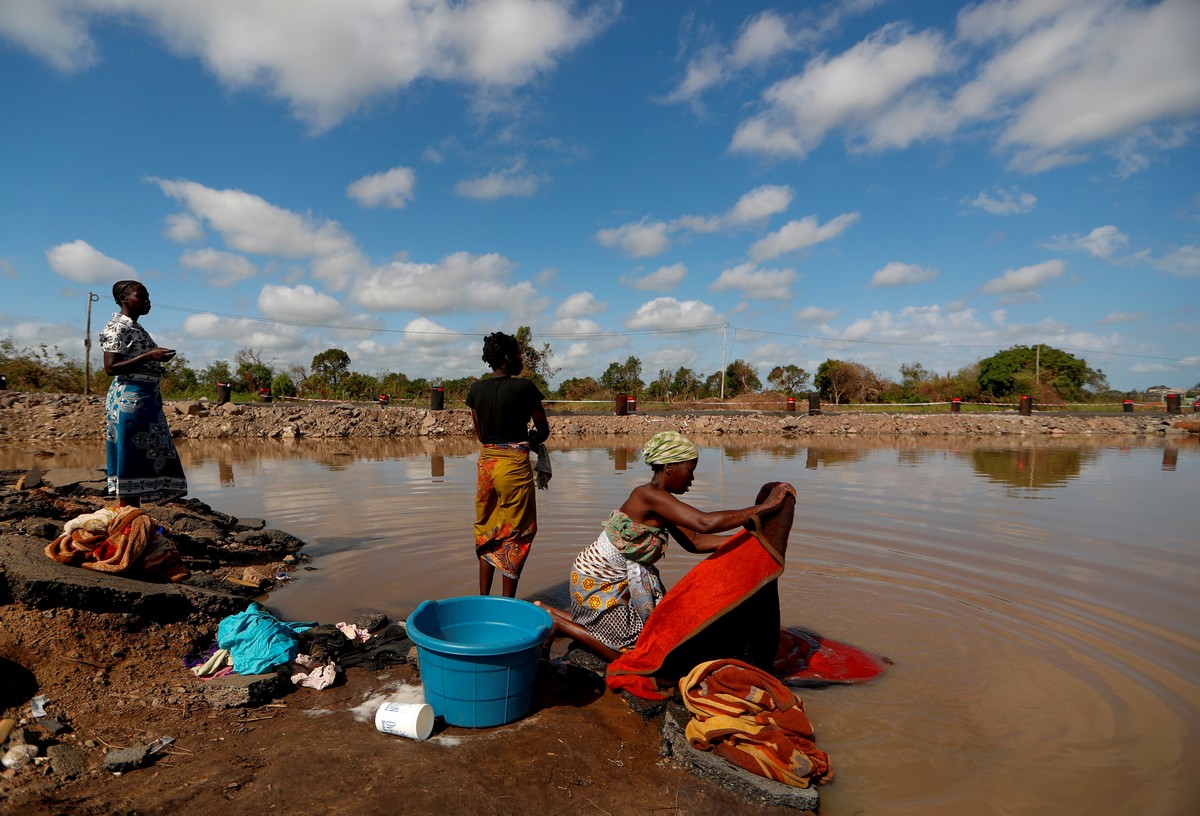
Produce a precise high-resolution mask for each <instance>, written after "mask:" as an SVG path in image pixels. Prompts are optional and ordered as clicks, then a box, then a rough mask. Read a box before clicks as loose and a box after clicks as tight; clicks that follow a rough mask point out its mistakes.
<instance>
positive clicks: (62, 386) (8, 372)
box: [0, 339, 84, 393]
mask: <svg viewBox="0 0 1200 816" xmlns="http://www.w3.org/2000/svg"><path fill="white" fill-rule="evenodd" d="M0 373H2V374H4V376H5V377H7V378H8V387H9V388H12V389H14V390H17V389H19V390H22V391H60V392H75V393H82V392H83V380H84V376H83V374H84V372H83V365H82V364H81V363H80V361H79V360H76V359H72V358H70V357H67V355H65V354H63V353H62V352H61V351H60V350H59V348H58V346H47V345H46V344H45V343H42V344H40V345H39V346H38V347H37V348H36V349H31V348H24V349H18V348H17V347H16V346H15V345H14V344H13V342H12V340H11V339H6V340H0Z"/></svg>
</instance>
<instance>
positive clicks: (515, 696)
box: [405, 595, 554, 728]
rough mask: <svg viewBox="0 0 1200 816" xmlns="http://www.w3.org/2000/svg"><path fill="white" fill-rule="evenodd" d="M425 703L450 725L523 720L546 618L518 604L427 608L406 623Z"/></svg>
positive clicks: (466, 602)
mask: <svg viewBox="0 0 1200 816" xmlns="http://www.w3.org/2000/svg"><path fill="white" fill-rule="evenodd" d="M405 625H406V627H407V629H408V636H409V637H410V638H411V639H412V641H413V643H415V644H417V655H418V657H419V659H420V661H421V685H423V686H424V687H425V702H427V703H429V705H431V706H433V712H434V714H436V715H438V716H439V717H442V718H443V719H444V720H445V721H446V722H447V723H449V724H450V725H461V726H465V727H467V728H487V727H489V726H494V725H504V724H505V723H510V722H513V721H514V720H519V719H520V718H521V717H524V716H525V714H526V713H527V712H528V711H529V707H530V705H531V704H532V703H533V681H534V678H535V677H536V675H537V667H538V659H539V657H540V652H541V647H542V644H543V643H544V642H545V640H546V638H547V637H548V636H549V635H550V631H551V629H552V628H553V626H554V621H553V620H552V619H551V617H550V613H549V612H547V611H546V610H544V609H542V608H541V607H538V606H534V605H533V604H531V603H529V602H528V601H518V600H517V599H515V598H500V597H490V596H487V595H470V596H466V597H462V598H446V599H445V600H441V601H425V602H423V603H422V604H421V605H420V606H418V607H417V608H416V610H414V611H413V613H412V614H411V615H409V616H408V620H407V621H406V624H405Z"/></svg>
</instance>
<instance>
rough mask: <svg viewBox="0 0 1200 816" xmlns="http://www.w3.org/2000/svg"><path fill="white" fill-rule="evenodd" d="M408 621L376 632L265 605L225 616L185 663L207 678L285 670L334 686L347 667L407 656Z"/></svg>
mask: <svg viewBox="0 0 1200 816" xmlns="http://www.w3.org/2000/svg"><path fill="white" fill-rule="evenodd" d="M412 645H413V644H412V641H410V640H409V639H408V633H407V632H406V630H405V628H404V625H403V624H392V625H390V626H387V627H385V628H384V629H382V630H381V631H380V632H378V633H377V634H375V635H372V634H371V633H370V632H368V631H366V630H365V629H363V628H361V627H359V626H356V625H355V624H352V623H344V622H342V623H337V624H317V623H315V622H306V623H301V622H289V621H281V620H279V619H278V618H276V617H275V616H274V615H272V614H271V613H270V612H269V611H268V610H267V609H266V608H265V607H263V606H262V605H260V604H257V603H252V604H250V606H248V607H247V608H246V609H245V610H244V611H242V612H238V613H237V614H235V615H230V616H229V617H227V618H224V619H223V620H222V621H221V622H220V624H218V626H217V639H216V642H215V643H213V644H212V647H211V648H210V649H208V651H206V652H203V653H197V654H189V655H185V656H184V665H185V666H187V667H188V668H189V669H190V670H191V672H192V673H193V674H195V675H196V676H197V677H201V678H203V679H206V680H207V679H211V678H213V677H220V676H222V675H225V674H229V673H231V672H235V673H237V674H242V675H251V674H264V673H266V672H269V671H272V670H276V669H280V668H281V667H283V668H282V670H283V671H286V673H287V674H288V676H289V678H290V679H291V681H292V683H294V684H295V685H297V686H303V687H305V688H312V689H318V690H319V689H325V688H328V687H329V686H332V685H333V684H334V683H335V682H336V681H337V678H338V675H339V673H340V672H341V671H342V669H343V668H345V667H348V666H365V667H368V668H382V667H384V666H388V665H393V664H396V663H404V662H406V660H407V656H408V650H409V649H410V648H412Z"/></svg>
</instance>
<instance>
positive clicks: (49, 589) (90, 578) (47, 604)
mask: <svg viewBox="0 0 1200 816" xmlns="http://www.w3.org/2000/svg"><path fill="white" fill-rule="evenodd" d="M45 547H46V544H45V542H43V541H40V540H38V539H33V538H26V537H25V536H20V535H13V534H0V598H9V599H12V600H15V601H20V602H21V603H24V604H28V605H29V606H32V607H36V608H38V609H58V608H64V607H67V608H72V609H86V610H89V611H92V612H129V613H132V614H135V615H140V616H142V617H146V618H149V619H151V620H163V621H165V620H183V619H184V618H187V617H188V616H189V615H192V614H196V613H203V614H206V615H210V616H220V617H224V616H226V615H232V614H234V613H235V612H240V611H241V610H243V609H245V608H246V605H247V601H246V599H245V598H241V597H238V596H237V595H234V594H231V593H224V592H217V591H214V590H211V589H202V588H200V587H190V586H188V585H187V584H168V583H156V582H152V581H141V580H137V579H136V578H127V577H125V576H121V575H112V574H109V573H103V572H93V571H92V570H86V569H83V568H82V567H69V566H66V565H65V564H60V563H58V562H57V561H53V560H51V559H50V558H49V557H47V555H46V552H45Z"/></svg>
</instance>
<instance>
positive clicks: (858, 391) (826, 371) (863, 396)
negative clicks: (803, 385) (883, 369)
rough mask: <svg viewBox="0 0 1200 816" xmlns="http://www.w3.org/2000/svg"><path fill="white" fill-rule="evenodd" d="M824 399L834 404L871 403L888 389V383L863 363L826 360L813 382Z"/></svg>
mask: <svg viewBox="0 0 1200 816" xmlns="http://www.w3.org/2000/svg"><path fill="white" fill-rule="evenodd" d="M813 385H815V386H816V388H817V390H818V392H819V393H820V394H821V397H822V398H823V399H827V400H829V401H830V402H833V403H838V404H841V403H845V402H871V401H874V400H877V399H878V398H879V395H880V394H881V393H883V392H884V391H885V390H886V389H887V382H886V381H885V380H884V379H883V378H882V377H880V376H879V375H878V374H876V373H875V372H874V371H872V370H871V369H870V368H868V367H867V366H865V365H863V364H862V363H851V362H847V361H845V360H826V361H825V362H823V363H821V365H820V366H818V367H817V376H816V377H815V378H814V380H813Z"/></svg>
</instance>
